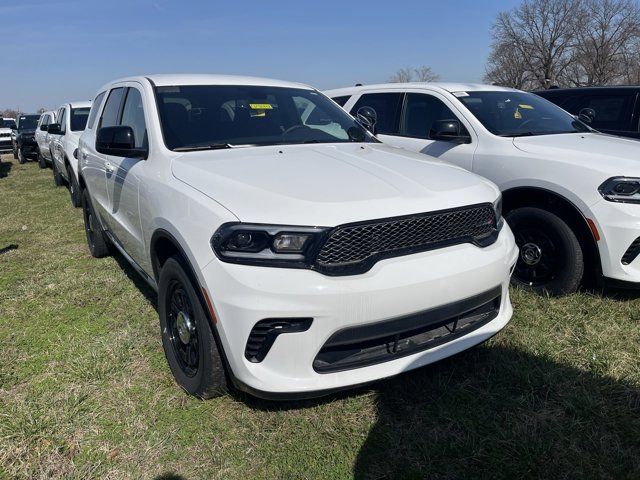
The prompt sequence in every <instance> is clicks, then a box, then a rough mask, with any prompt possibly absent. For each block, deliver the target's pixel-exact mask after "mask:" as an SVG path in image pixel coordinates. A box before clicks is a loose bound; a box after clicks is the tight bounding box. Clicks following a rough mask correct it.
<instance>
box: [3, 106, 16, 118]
mask: <svg viewBox="0 0 640 480" xmlns="http://www.w3.org/2000/svg"><path fill="white" fill-rule="evenodd" d="M0 113H1V114H2V115H0V116H2V117H4V118H18V115H20V112H19V111H18V110H15V109H13V108H7V109H5V110H3V111H2V112H0Z"/></svg>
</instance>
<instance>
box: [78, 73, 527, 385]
mask: <svg viewBox="0 0 640 480" xmlns="http://www.w3.org/2000/svg"><path fill="white" fill-rule="evenodd" d="M78 158H79V164H80V180H79V181H80V187H81V189H82V199H83V209H84V218H85V228H86V236H87V241H88V244H89V248H90V250H91V253H92V254H93V255H94V256H96V257H101V256H104V255H106V254H107V253H108V251H109V245H111V246H113V247H114V248H116V249H117V250H119V251H120V252H121V253H122V254H123V255H124V256H125V258H127V259H128V260H129V261H130V262H131V264H132V265H133V266H134V268H135V269H136V270H137V271H138V272H139V273H140V274H141V275H142V276H143V277H144V278H145V279H146V280H147V281H148V283H149V284H150V285H151V286H152V287H153V288H155V289H157V291H158V312H159V316H160V325H161V333H162V341H163V346H164V349H165V353H166V356H167V359H168V362H169V365H170V367H171V370H172V372H173V374H174V376H175V378H176V379H177V381H178V383H179V384H180V385H181V386H182V387H183V388H184V389H185V390H187V391H188V392H190V393H192V394H194V395H197V396H200V397H210V396H213V395H216V394H219V393H221V392H222V391H224V389H225V385H226V383H225V371H226V373H227V374H228V377H229V378H231V379H232V380H233V382H234V384H235V385H236V386H237V387H238V388H241V389H243V390H245V391H248V392H251V393H253V394H255V395H258V396H263V397H269V398H278V397H281V396H283V395H284V396H290V395H297V396H306V397H308V396H313V395H317V394H320V393H326V392H328V391H331V390H336V389H342V388H346V387H348V386H352V385H356V384H362V383H366V382H370V381H374V380H377V379H380V378H384V377H388V376H391V375H395V374H398V373H400V372H403V371H406V370H410V369H413V368H417V367H420V366H423V365H426V364H428V363H431V362H434V361H436V360H439V359H442V358H444V357H448V356H450V355H453V354H455V353H457V352H460V351H462V350H465V349H467V348H470V347H472V346H474V345H477V344H478V343H480V342H483V341H484V340H486V339H488V338H490V337H491V336H492V335H494V334H496V333H497V332H498V331H499V330H500V329H502V328H503V327H504V326H505V325H506V324H507V322H508V321H509V318H510V317H511V313H512V309H511V304H510V302H509V291H508V285H509V275H510V271H511V268H512V267H513V265H514V264H515V261H516V258H517V248H516V247H515V243H514V239H513V236H512V234H511V231H510V230H509V227H508V226H507V225H506V224H504V222H503V221H502V220H501V215H500V194H499V191H498V189H497V188H496V186H495V185H493V184H492V183H491V182H489V181H488V180H485V179H482V178H480V177H478V176H476V175H473V174H471V173H469V172H466V171H465V170H464V169H461V168H459V167H454V166H451V165H448V164H447V163H443V162H440V161H439V160H436V159H432V160H427V161H425V159H424V157H423V156H421V155H417V154H412V153H408V152H407V153H403V152H401V151H398V150H397V149H394V148H392V147H388V146H385V145H382V144H380V143H379V142H378V141H377V140H375V138H373V137H372V136H371V135H369V134H368V133H367V132H366V131H365V129H364V128H362V127H361V126H360V125H359V124H358V123H357V122H356V121H355V120H354V119H353V118H352V117H350V116H349V115H347V114H346V113H345V112H344V111H343V110H342V109H340V108H339V107H338V106H336V105H335V103H333V102H332V101H331V100H329V99H328V98H327V97H325V96H324V95H323V94H321V93H319V92H318V91H317V90H314V89H312V88H310V87H307V86H305V85H299V84H295V83H287V82H282V81H276V80H266V79H258V78H250V77H233V76H217V75H189V76H185V75H155V76H149V77H136V78H129V79H124V80H119V81H116V82H113V83H110V84H108V85H106V86H104V87H103V88H102V89H100V90H99V93H98V95H97V96H96V98H95V100H94V102H93V108H92V110H91V114H90V117H89V121H88V123H87V129H86V130H85V132H84V133H83V135H82V137H81V139H80V146H79V157H78Z"/></svg>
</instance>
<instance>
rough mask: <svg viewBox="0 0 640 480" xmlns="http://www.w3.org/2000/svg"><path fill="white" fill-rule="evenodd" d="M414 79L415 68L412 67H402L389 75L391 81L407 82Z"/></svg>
mask: <svg viewBox="0 0 640 480" xmlns="http://www.w3.org/2000/svg"><path fill="white" fill-rule="evenodd" d="M412 80H413V70H412V69H411V68H401V69H400V70H398V71H397V72H396V73H394V74H393V75H391V77H389V81H390V82H391V83H407V82H411V81H412Z"/></svg>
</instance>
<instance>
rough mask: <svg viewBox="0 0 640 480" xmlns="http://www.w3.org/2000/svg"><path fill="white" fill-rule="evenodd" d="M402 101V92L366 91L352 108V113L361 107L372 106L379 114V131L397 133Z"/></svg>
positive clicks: (388, 133)
mask: <svg viewBox="0 0 640 480" xmlns="http://www.w3.org/2000/svg"><path fill="white" fill-rule="evenodd" d="M401 101H402V93H400V92H389V93H365V94H364V95H362V96H361V97H360V98H359V99H358V101H357V102H356V104H355V105H354V106H353V108H351V114H352V115H354V116H355V115H356V114H357V113H358V110H359V109H360V108H361V107H371V108H373V109H374V110H375V111H376V113H377V114H378V123H377V124H376V130H377V133H381V134H387V135H397V134H398V125H399V123H400V106H401Z"/></svg>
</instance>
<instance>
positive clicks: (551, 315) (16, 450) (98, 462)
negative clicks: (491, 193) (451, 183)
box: [0, 155, 640, 479]
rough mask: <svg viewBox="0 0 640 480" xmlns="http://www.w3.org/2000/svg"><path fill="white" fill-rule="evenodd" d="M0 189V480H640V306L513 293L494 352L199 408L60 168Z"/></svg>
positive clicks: (150, 314) (149, 295)
mask: <svg viewBox="0 0 640 480" xmlns="http://www.w3.org/2000/svg"><path fill="white" fill-rule="evenodd" d="M0 177H3V178H0V352H1V354H2V356H1V359H0V479H5V478H6V479H9V478H167V479H168V478H189V479H191V478H221V479H245V478H253V479H263V478H282V479H289V478H291V479H298V478H305V479H306V478H314V479H315V478H317V479H348V478H357V479H382V478H403V479H404V478H408V479H418V478H434V479H440V478H509V479H512V478H554V479H564V478H616V479H617V478H640V362H639V360H640V293H638V294H637V295H630V294H622V293H620V292H605V294H604V295H599V294H598V295H596V294H589V293H580V294H577V295H572V296H569V297H565V298H561V299H545V298H540V297H537V296H534V295H531V294H527V293H524V292H521V291H513V292H512V294H513V297H512V298H513V303H514V306H515V314H514V317H513V320H512V322H511V323H510V324H509V325H508V327H507V328H506V329H505V330H504V331H503V332H502V333H501V334H499V335H498V336H497V337H495V338H494V339H493V340H491V341H490V342H488V343H486V344H485V345H483V346H481V347H478V348H476V349H473V350H471V351H468V352H466V353H463V354H461V355H458V356H456V357H454V358H452V359H449V360H447V361H444V362H441V363H439V364H437V365H434V366H431V367H427V368H424V369H421V370H419V371H414V372H411V373H408V374H405V375H402V376H400V377H397V378H394V379H391V380H387V381H384V382H381V383H379V384H377V385H374V386H373V387H371V388H370V389H366V390H359V391H355V392H349V393H345V394H341V395H338V396H333V397H329V398H325V399H320V400H315V401H307V402H295V403H268V402H264V401H259V400H256V399H253V398H250V397H247V396H244V395H241V394H233V395H229V396H226V397H223V398H218V399H214V400H210V401H204V402H203V401H200V400H197V399H195V398H192V397H189V396H187V395H186V394H185V393H183V392H182V391H181V390H180V389H179V388H178V387H177V386H176V385H175V383H174V382H173V379H172V377H171V373H170V371H169V369H168V367H167V364H166V362H165V358H164V354H163V351H162V346H161V343H160V335H159V327H158V318H157V314H156V311H155V309H154V301H155V298H154V297H155V296H154V294H153V292H151V291H150V290H149V289H148V288H146V287H145V286H144V284H143V283H142V281H141V280H139V279H138V278H137V277H136V274H135V273H133V272H132V271H131V270H130V269H129V268H128V267H127V265H126V264H125V261H124V260H123V259H121V258H118V257H116V258H105V259H102V260H96V259H93V258H91V256H90V255H89V252H88V249H87V247H86V243H85V239H84V232H83V225H82V215H81V211H80V210H78V209H74V208H73V207H72V206H71V203H70V200H69V195H68V192H67V191H66V190H65V189H64V188H56V187H54V185H53V179H52V175H51V170H40V169H39V168H38V166H37V164H35V163H28V164H26V165H19V164H18V163H17V162H15V161H13V160H12V159H11V158H10V157H9V156H7V155H5V156H3V157H2V164H0Z"/></svg>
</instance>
